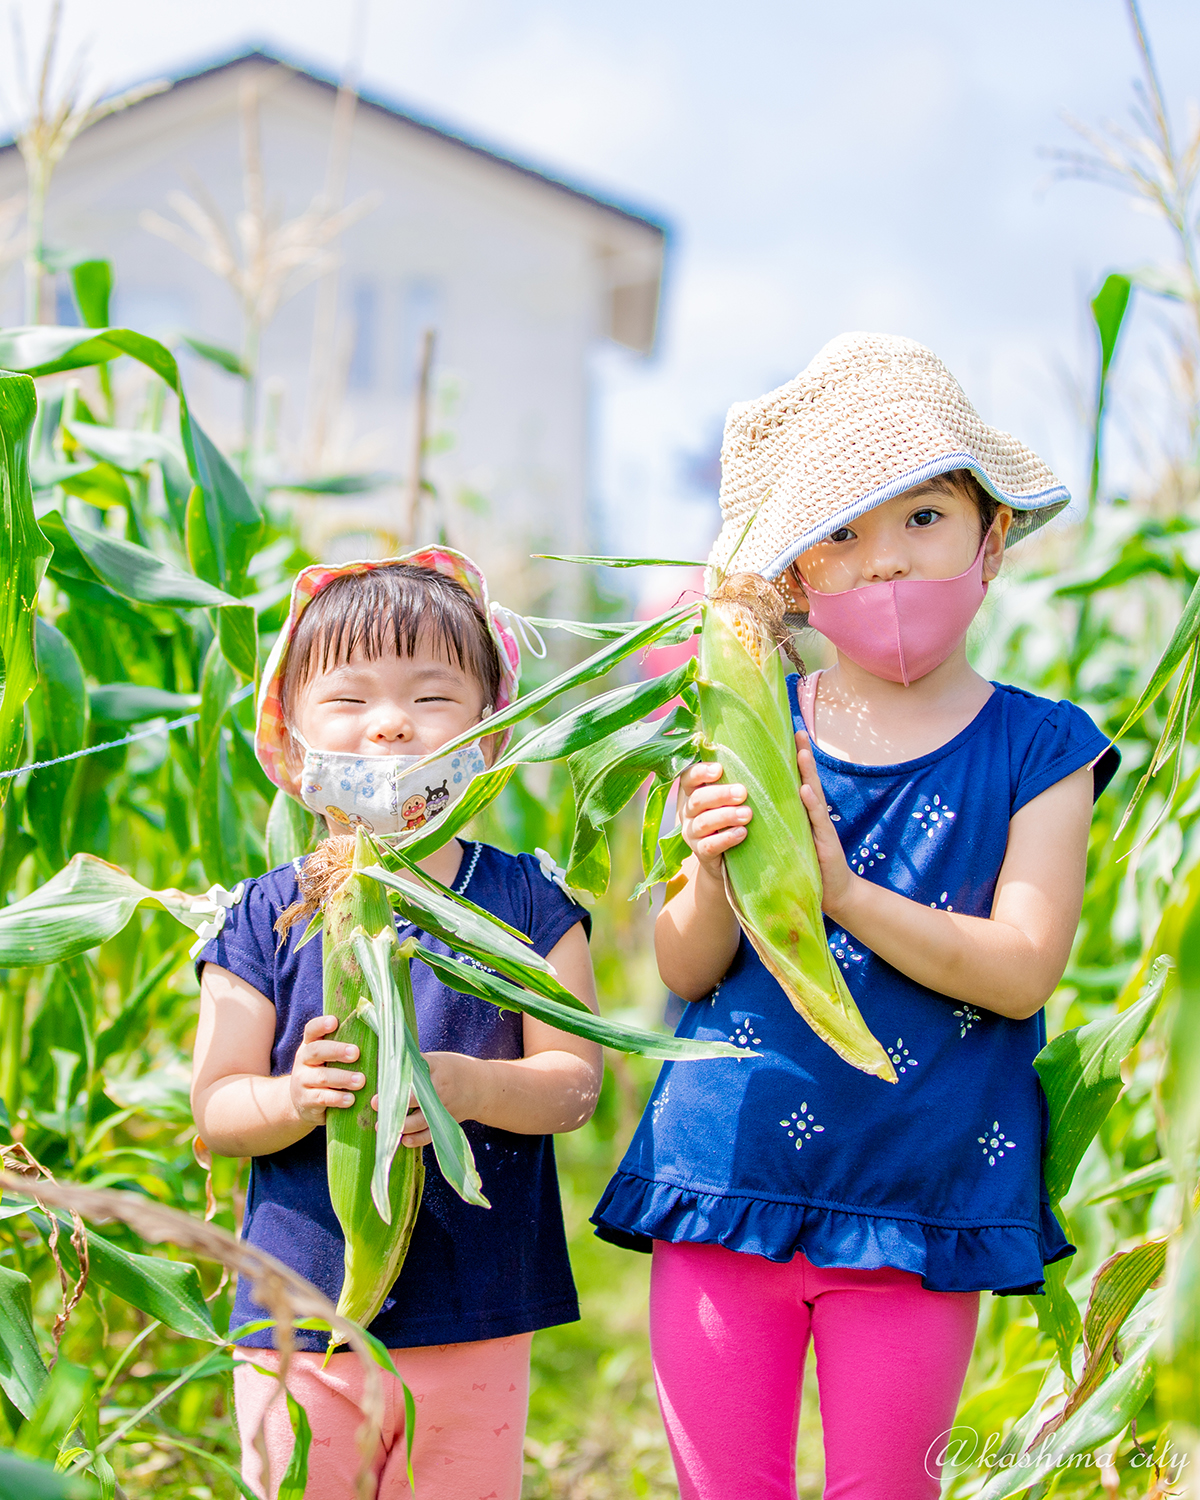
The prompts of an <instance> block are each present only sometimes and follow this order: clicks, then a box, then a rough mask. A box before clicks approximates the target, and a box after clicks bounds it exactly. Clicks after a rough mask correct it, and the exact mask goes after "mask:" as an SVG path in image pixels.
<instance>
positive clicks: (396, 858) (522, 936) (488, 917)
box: [376, 844, 532, 951]
mask: <svg viewBox="0 0 1200 1500" xmlns="http://www.w3.org/2000/svg"><path fill="white" fill-rule="evenodd" d="M376 849H377V852H378V854H379V859H380V863H381V864H382V865H383V868H384V869H385V870H391V871H392V872H393V873H398V872H399V871H400V870H405V871H407V872H408V874H409V875H410V876H411V877H412V878H413V879H414V880H415V881H416V882H417V884H418V885H423V886H424V887H425V888H426V890H430V891H433V892H434V894H435V895H438V896H442V897H444V898H445V899H446V900H447V901H453V902H454V903H455V904H456V905H458V906H461V907H463V908H464V909H465V910H466V911H471V912H474V913H475V915H476V916H477V917H479V918H481V919H482V920H483V921H485V922H490V923H492V924H494V925H495V926H496V927H499V928H501V929H502V930H503V931H504V932H507V933H508V934H509V936H510V937H514V938H516V940H517V942H518V943H523V944H524V945H525V948H526V949H528V950H529V951H532V948H531V939H530V938H529V936H528V934H527V933H524V932H521V931H520V929H519V928H516V927H510V926H509V924H508V923H507V922H505V921H504V920H503V918H501V917H498V916H496V914H495V913H494V912H490V911H488V910H487V908H486V907H483V906H476V904H475V902H474V901H471V900H469V899H468V898H467V897H466V896H460V895H459V893H458V892H457V891H452V890H451V889H450V887H449V886H448V885H443V884H442V882H441V881H440V880H435V879H434V877H433V876H432V875H430V874H429V872H428V871H427V870H423V869H422V868H421V866H420V865H418V864H416V863H415V862H414V861H412V860H410V859H409V858H408V856H407V855H406V854H405V853H404V852H403V851H402V850H398V849H392V848H389V847H388V845H387V844H379V845H377V846H376Z"/></svg>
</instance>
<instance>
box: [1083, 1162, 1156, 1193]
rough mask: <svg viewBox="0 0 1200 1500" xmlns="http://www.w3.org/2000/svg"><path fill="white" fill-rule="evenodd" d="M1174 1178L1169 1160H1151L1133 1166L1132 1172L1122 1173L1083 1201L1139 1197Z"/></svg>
mask: <svg viewBox="0 0 1200 1500" xmlns="http://www.w3.org/2000/svg"><path fill="white" fill-rule="evenodd" d="M1174 1180H1175V1174H1174V1172H1173V1171H1172V1170H1171V1163H1170V1162H1168V1161H1162V1160H1159V1161H1152V1162H1150V1163H1149V1164H1148V1165H1147V1166H1144V1167H1135V1168H1134V1170H1133V1171H1132V1172H1126V1173H1124V1174H1123V1175H1122V1176H1120V1177H1118V1178H1117V1179H1116V1181H1115V1182H1109V1183H1106V1184H1105V1185H1104V1186H1103V1187H1102V1188H1099V1189H1098V1190H1097V1191H1096V1192H1094V1193H1092V1194H1091V1195H1090V1196H1089V1197H1087V1198H1085V1199H1084V1200H1083V1201H1084V1203H1087V1204H1092V1203H1123V1202H1125V1201H1126V1200H1127V1199H1129V1198H1139V1197H1141V1195H1142V1194H1143V1193H1153V1192H1157V1190H1158V1189H1159V1188H1160V1187H1166V1185H1167V1184H1168V1183H1169V1182H1174Z"/></svg>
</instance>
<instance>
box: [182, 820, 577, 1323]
mask: <svg viewBox="0 0 1200 1500" xmlns="http://www.w3.org/2000/svg"><path fill="white" fill-rule="evenodd" d="M455 889H456V890H457V891H458V892H459V894H463V893H464V892H465V893H468V894H469V895H470V898H471V900H472V901H474V902H475V904H476V905H477V906H482V907H485V908H486V909H487V910H488V911H490V912H491V913H492V914H493V915H494V916H497V917H500V918H502V919H503V920H504V921H505V922H507V923H508V924H509V925H510V926H511V927H515V928H517V929H518V930H519V931H521V932H524V933H526V934H527V935H528V936H529V937H530V938H531V939H532V940H533V946H534V948H536V950H537V951H538V952H539V953H540V954H542V955H543V957H544V956H545V955H546V954H547V953H549V952H550V950H551V949H552V948H553V947H554V945H555V943H557V942H558V940H559V938H561V937H562V936H563V934H564V933H566V932H567V931H569V929H570V928H572V927H573V926H574V925H575V923H576V922H580V921H581V922H583V923H584V925H585V928H587V927H590V919H589V917H588V915H587V913H586V912H585V911H584V910H583V908H582V907H580V906H577V905H576V904H575V902H574V901H572V900H571V899H570V898H569V897H568V896H566V895H564V894H563V892H562V891H561V890H560V889H559V888H558V886H556V885H554V884H552V883H551V881H550V880H549V879H548V878H547V877H546V876H545V875H543V874H542V871H541V868H540V866H539V865H538V862H537V860H536V859H533V858H532V857H531V856H530V855H528V854H521V855H517V856H515V857H514V856H513V855H511V854H504V853H502V852H501V851H500V850H499V849H493V848H492V847H491V846H490V845H489V844H474V845H467V847H466V849H465V852H464V855H463V863H462V869H461V872H460V874H459V878H458V880H457V882H456V884H455ZM298 896H299V886H298V883H297V880H296V872H295V870H294V869H293V868H292V866H291V865H283V866H282V867H281V868H279V869H277V870H272V871H271V872H270V874H268V875H263V876H262V877H261V878H260V879H258V880H248V881H247V882H246V888H245V891H244V893H243V895H242V899H241V901H240V902H239V904H238V905H237V906H235V907H233V908H232V909H231V910H230V912H229V914H228V918H227V920H226V923H225V927H224V930H223V931H222V932H221V933H220V934H219V935H218V936H217V937H215V938H214V939H213V940H212V942H210V943H209V944H207V946H206V947H205V948H204V949H203V950H202V951H201V953H200V957H199V959H198V961H197V966H198V967H201V966H203V965H204V964H205V963H215V964H220V965H221V967H222V968H225V969H228V970H230V972H231V973H233V974H237V975H238V976H239V977H240V978H242V979H244V980H245V981H246V982H247V984H252V985H253V986H254V988H255V989H256V990H258V991H259V992H260V993H261V994H263V995H265V996H266V997H267V999H268V1000H270V1001H271V1003H272V1004H273V1005H274V1006H275V1043H274V1046H273V1047H272V1049H271V1076H272V1077H277V1076H278V1075H279V1074H281V1073H290V1072H291V1069H292V1063H293V1061H294V1060H295V1056H296V1049H297V1048H298V1047H299V1045H300V1043H301V1041H302V1040H303V1037H304V1027H305V1024H306V1023H307V1022H308V1021H311V1020H312V1019H313V1017H314V1016H320V1015H323V1014H324V1006H323V1004H322V994H323V987H322V982H321V941H320V939H319V938H314V939H313V940H312V941H311V942H309V943H307V944H305V946H304V947H303V948H301V949H300V950H299V952H297V944H298V943H299V941H300V938H301V936H302V926H303V924H297V925H296V926H295V927H293V928H292V929H291V931H290V932H289V933H288V936H287V940H286V941H285V942H284V943H283V944H282V946H278V944H279V938H278V935H277V934H276V932H275V919H276V918H277V917H278V916H279V914H280V912H282V911H283V910H284V908H285V907H287V906H290V905H291V903H292V902H293V901H295V900H296V899H297V898H298ZM398 926H399V932H400V934H401V936H402V937H411V936H412V935H413V934H414V933H415V932H417V929H416V928H414V927H413V926H411V924H408V923H400V924H398ZM419 935H420V937H421V940H422V942H423V943H424V944H425V945H426V946H427V947H429V948H430V949H432V950H433V951H434V952H435V953H445V954H449V953H450V951H451V950H450V949H449V948H448V947H447V946H446V945H445V943H442V942H439V941H438V940H437V939H436V938H431V937H429V936H427V935H426V934H424V933H420V934H419ZM412 983H413V995H414V998H415V1000H416V1007H417V1030H418V1033H419V1037H420V1044H421V1050H422V1051H423V1052H461V1053H465V1054H466V1055H467V1056H468V1057H487V1058H494V1057H521V1056H522V1055H523V1045H522V1018H521V1016H520V1015H518V1014H516V1013H515V1012H513V1011H502V1010H499V1009H497V1007H496V1006H494V1005H489V1004H488V1002H487V1001H486V1000H479V999H476V998H475V997H474V996H471V995H460V994H458V993H457V992H456V991H454V990H451V989H449V988H448V987H447V986H446V985H445V984H443V983H442V982H441V980H440V979H438V978H437V977H436V976H435V975H434V974H433V973H431V972H430V970H429V969H428V968H426V966H425V965H424V964H423V963H421V962H420V961H419V960H414V961H413V965H412ZM463 1129H464V1130H465V1131H466V1134H467V1139H468V1140H469V1141H470V1142H471V1149H472V1151H473V1152H474V1153H475V1165H476V1166H477V1167H478V1169H479V1175H480V1176H481V1177H482V1179H483V1192H484V1195H485V1196H486V1197H487V1198H488V1200H489V1201H490V1203H491V1205H492V1206H491V1208H490V1209H489V1208H479V1207H477V1206H475V1205H473V1204H469V1203H464V1202H463V1200H462V1199H461V1198H460V1197H459V1196H458V1194H457V1193H456V1192H455V1191H454V1189H453V1188H452V1187H450V1186H449V1184H448V1183H447V1182H446V1179H445V1178H444V1177H443V1176H442V1174H441V1172H440V1171H439V1170H438V1165H437V1161H436V1160H435V1158H434V1154H433V1148H432V1147H431V1146H426V1147H425V1192H424V1196H423V1197H422V1199H421V1209H420V1212H419V1214H418V1215H417V1222H416V1227H415V1228H414V1230H413V1237H412V1243H411V1245H410V1247H409V1251H408V1255H407V1257H406V1259H405V1261H404V1265H403V1267H402V1268H401V1272H400V1276H399V1279H398V1280H397V1281H396V1284H395V1285H394V1286H393V1287H392V1290H391V1292H390V1293H389V1295H388V1297H387V1298H386V1300H385V1301H384V1304H383V1307H382V1309H381V1311H380V1313H379V1315H378V1317H376V1319H375V1320H374V1322H373V1323H372V1324H371V1328H370V1331H371V1332H372V1333H373V1334H374V1335H375V1336H376V1338H379V1339H382V1341H383V1342H384V1344H386V1345H387V1347H388V1348H389V1349H405V1348H412V1347H414V1346H416V1345H419V1344H455V1343H468V1342H472V1341H474V1340H477V1339H491V1338H507V1337H509V1336H511V1335H513V1334H517V1333H529V1332H531V1331H532V1330H534V1329H537V1328H549V1327H551V1326H552V1325H553V1324H556V1323H569V1322H572V1321H574V1320H575V1319H576V1318H578V1317H579V1304H578V1301H577V1300H576V1296H575V1283H574V1282H573V1280H572V1279H571V1264H570V1261H569V1260H568V1258H567V1242H566V1234H565V1231H564V1228H563V1218H562V1206H561V1204H560V1201H559V1196H558V1177H557V1174H556V1172H555V1166H554V1142H553V1137H551V1136H548V1135H514V1134H511V1133H510V1132H508V1131H506V1130H496V1129H493V1128H492V1127H491V1126H489V1125H480V1124H478V1123H477V1122H475V1121H471V1120H468V1121H465V1122H464V1123H463ZM402 1149H403V1148H402ZM242 1235H243V1238H244V1239H245V1240H246V1241H247V1242H248V1243H249V1244H251V1245H257V1246H258V1247H259V1248H260V1249H262V1250H267V1251H269V1252H270V1253H271V1254H272V1255H274V1256H277V1257H278V1259H280V1260H282V1261H284V1262H285V1263H286V1264H287V1265H289V1266H291V1267H292V1268H293V1270H296V1271H299V1272H300V1274H301V1275H302V1276H305V1277H307V1279H308V1280H309V1281H311V1282H312V1283H313V1285H314V1286H317V1287H319V1288H320V1289H321V1291H323V1292H324V1293H325V1295H326V1296H327V1297H329V1298H330V1300H331V1301H333V1302H336V1301H337V1298H338V1293H339V1291H340V1290H341V1286H342V1276H343V1270H344V1267H343V1261H342V1252H343V1239H342V1231H341V1226H340V1225H339V1224H338V1221H337V1217H336V1215H335V1214H334V1212H333V1204H332V1203H331V1202H330V1199H329V1180H328V1177H327V1175H326V1166H325V1128H324V1126H319V1127H318V1128H317V1129H315V1130H313V1131H311V1132H310V1133H309V1134H308V1135H306V1136H305V1137H304V1138H303V1139H302V1140H299V1141H297V1142H295V1144H294V1145H291V1146H286V1147H285V1148H284V1149H283V1150H282V1151H276V1152H274V1153H273V1154H272V1155H270V1156H256V1157H255V1158H254V1160H253V1163H252V1165H251V1173H250V1191H249V1195H248V1196H247V1199H246V1213H245V1220H244V1223H243V1227H242ZM269 1316H270V1315H269V1314H268V1313H267V1312H266V1311H265V1310H264V1309H263V1308H261V1307H259V1306H258V1305H257V1304H256V1303H254V1302H252V1301H251V1299H250V1292H249V1287H248V1285H247V1283H246V1282H245V1281H244V1280H240V1281H239V1282H238V1288H237V1295H236V1296H235V1298H234V1304H233V1315H232V1318H231V1324H230V1326H231V1327H234V1328H237V1327H239V1326H240V1325H241V1324H243V1323H248V1322H250V1321H252V1320H254V1319H258V1318H265V1317H269ZM295 1338H296V1344H297V1347H298V1348H301V1349H324V1348H325V1345H326V1342H327V1339H328V1335H327V1334H324V1333H317V1332H313V1331H312V1330H304V1329H297V1330H296V1335H295ZM240 1342H241V1343H243V1344H246V1345H249V1346H250V1347H251V1348H256V1349H269V1348H270V1347H271V1330H270V1329H266V1330H264V1331H263V1332H261V1333H255V1334H250V1335H248V1336H247V1337H246V1338H243V1339H241V1340H240Z"/></svg>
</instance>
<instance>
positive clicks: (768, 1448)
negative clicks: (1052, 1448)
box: [650, 1240, 979, 1500]
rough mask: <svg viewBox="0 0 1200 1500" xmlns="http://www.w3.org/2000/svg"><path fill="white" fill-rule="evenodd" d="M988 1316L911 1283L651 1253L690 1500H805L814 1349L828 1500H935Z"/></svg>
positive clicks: (675, 1451) (653, 1328)
mask: <svg viewBox="0 0 1200 1500" xmlns="http://www.w3.org/2000/svg"><path fill="white" fill-rule="evenodd" d="M978 1316H979V1294H978V1292H928V1291H925V1290H924V1289H923V1287H922V1286H921V1278H920V1277H919V1276H916V1275H914V1274H913V1273H912V1272H909V1271H894V1270H890V1269H886V1268H885V1269H883V1270H878V1271H857V1270H828V1271H823V1270H821V1269H819V1268H818V1267H816V1266H813V1265H811V1264H810V1263H809V1262H808V1261H807V1260H805V1258H804V1256H803V1255H797V1256H796V1257H795V1258H794V1259H793V1260H791V1261H790V1262H788V1263H787V1264H786V1265H779V1264H777V1263H776V1262H774V1261H770V1260H766V1259H764V1258H763V1257H762V1256H758V1255H742V1254H739V1253H737V1252H735V1251H732V1250H726V1249H725V1248H724V1247H723V1246H720V1245H670V1244H666V1243H665V1242H663V1241H661V1240H656V1241H655V1243H654V1265H653V1270H652V1272H651V1279H650V1343H651V1349H652V1351H653V1355H654V1377H655V1382H656V1384H657V1386H658V1399H659V1403H660V1405H661V1407H662V1413H663V1421H664V1423H665V1424H666V1428H667V1436H668V1438H669V1439H670V1443H671V1454H672V1457H673V1458H674V1460H675V1470H676V1473H677V1474H678V1476H679V1492H680V1496H681V1500H748V1497H750V1496H753V1497H754V1500H796V1436H797V1432H798V1429H799V1425H800V1388H801V1383H802V1381H803V1377H804V1359H805V1355H806V1353H807V1351H808V1340H809V1337H810V1335H811V1337H812V1340H813V1343H814V1345H815V1347H816V1354H817V1381H818V1384H819V1386H820V1391H821V1423H822V1427H823V1429H824V1435H825V1500H933V1497H936V1496H937V1494H938V1491H939V1487H940V1486H939V1482H938V1479H939V1469H938V1466H937V1463H936V1462H935V1455H936V1452H937V1446H938V1445H937V1444H936V1442H935V1440H936V1438H937V1437H938V1435H939V1434H940V1433H942V1432H944V1431H945V1429H946V1428H948V1427H950V1426H951V1425H952V1424H953V1422H954V1413H955V1409H956V1407H957V1405H958V1398H959V1394H960V1393H961V1391H962V1383H963V1380H964V1378H965V1377H966V1373H967V1363H968V1361H969V1360H970V1357H971V1346H972V1344H973V1343H974V1340H975V1325H976V1321H977V1319H978ZM931 1447H932V1453H931V1452H930V1450H931Z"/></svg>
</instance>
